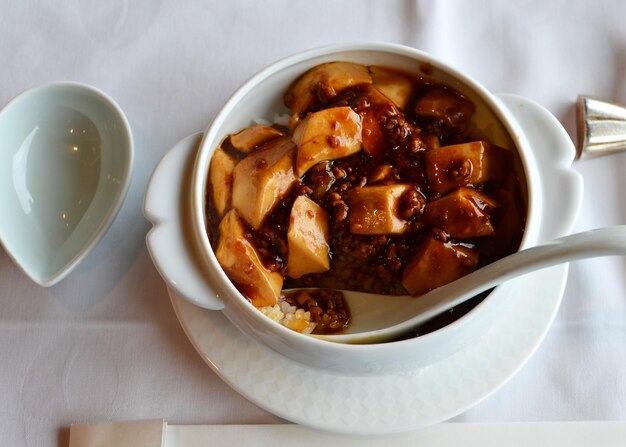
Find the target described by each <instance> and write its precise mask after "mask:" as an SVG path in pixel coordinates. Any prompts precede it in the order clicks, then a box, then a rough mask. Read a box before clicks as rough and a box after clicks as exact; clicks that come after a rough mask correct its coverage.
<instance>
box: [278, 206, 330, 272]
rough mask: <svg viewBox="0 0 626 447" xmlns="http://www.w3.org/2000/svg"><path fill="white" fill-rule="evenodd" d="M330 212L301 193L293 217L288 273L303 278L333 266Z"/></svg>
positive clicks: (290, 228)
mask: <svg viewBox="0 0 626 447" xmlns="http://www.w3.org/2000/svg"><path fill="white" fill-rule="evenodd" d="M328 238H329V232H328V214H327V213H326V211H325V210H324V209H323V208H322V207H320V206H319V205H318V204H317V203H315V202H313V201H312V200H311V199H309V198H307V197H305V196H299V197H298V198H297V199H296V200H295V201H294V203H293V207H292V208H291V215H290V217H289V229H288V231H287V244H288V247H289V258H288V260H287V275H289V276H291V277H292V278H300V277H301V276H302V275H306V274H308V273H321V272H325V271H327V270H329V269H330V257H329V254H328V253H329V247H328Z"/></svg>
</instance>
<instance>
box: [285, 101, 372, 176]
mask: <svg viewBox="0 0 626 447" xmlns="http://www.w3.org/2000/svg"><path fill="white" fill-rule="evenodd" d="M293 141H294V142H295V143H296V145H297V146H298V154H297V156H296V174H297V175H298V177H300V176H302V175H303V174H304V173H305V172H306V171H307V170H308V169H309V168H311V167H312V166H313V165H315V164H317V163H319V162H320V161H324V160H334V159H336V158H343V157H347V156H348V155H352V154H354V153H356V152H359V151H360V150H361V117H360V116H359V115H358V114H357V113H356V112H354V111H353V110H352V109H351V108H350V107H333V108H330V109H324V110H320V111H319V112H315V113H309V114H308V115H307V117H306V118H305V119H304V120H303V121H302V122H301V123H300V125H299V126H298V127H297V128H296V130H295V132H294V134H293Z"/></svg>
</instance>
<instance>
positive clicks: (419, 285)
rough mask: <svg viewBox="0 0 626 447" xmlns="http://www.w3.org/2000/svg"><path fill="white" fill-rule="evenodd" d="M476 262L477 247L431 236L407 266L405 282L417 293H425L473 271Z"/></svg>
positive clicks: (414, 293) (404, 283) (404, 275)
mask: <svg viewBox="0 0 626 447" xmlns="http://www.w3.org/2000/svg"><path fill="white" fill-rule="evenodd" d="M476 264H478V253H477V252H476V250H473V249H471V248H468V247H465V246H462V245H455V244H452V243H450V242H441V241H438V240H437V239H435V238H434V237H428V238H427V239H426V240H425V241H424V242H423V244H422V245H421V246H420V248H419V250H418V252H417V253H416V254H415V255H414V256H413V258H411V260H410V261H409V262H408V263H407V265H406V267H405V268H404V271H403V272H402V286H403V287H404V288H405V289H406V290H407V291H408V292H409V294H411V295H413V296H418V295H422V294H424V293H426V292H428V291H430V290H433V289H436V288H437V287H440V286H443V285H445V284H448V283H449V282H452V281H454V280H456V279H459V278H460V277H462V276H465V275H467V274H468V273H471V272H472V271H473V270H474V269H475V268H476Z"/></svg>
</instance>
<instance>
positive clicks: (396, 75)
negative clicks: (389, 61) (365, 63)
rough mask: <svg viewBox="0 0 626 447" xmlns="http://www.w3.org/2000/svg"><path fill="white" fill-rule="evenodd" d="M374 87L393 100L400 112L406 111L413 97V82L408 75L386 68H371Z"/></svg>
mask: <svg viewBox="0 0 626 447" xmlns="http://www.w3.org/2000/svg"><path fill="white" fill-rule="evenodd" d="M370 72H371V75H372V82H373V86H374V87H375V88H376V89H378V90H379V91H380V92H381V93H382V94H383V95H385V96H386V97H387V98H389V99H390V100H392V101H393V102H394V104H395V105H396V106H397V107H398V108H399V109H400V110H406V108H407V106H408V105H409V101H410V100H411V96H413V90H414V88H413V81H412V80H411V78H410V77H409V76H407V75H404V74H402V73H400V72H398V71H395V70H390V69H388V68H385V67H379V66H372V67H370Z"/></svg>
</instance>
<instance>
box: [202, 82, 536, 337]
mask: <svg viewBox="0 0 626 447" xmlns="http://www.w3.org/2000/svg"><path fill="white" fill-rule="evenodd" d="M401 74H402V75H403V76H406V74H405V73H401ZM411 83H412V91H413V93H412V95H411V97H410V99H409V100H408V102H407V105H406V106H405V107H404V108H403V110H402V111H400V109H399V108H398V107H397V106H396V105H394V104H393V102H391V101H389V100H388V99H387V98H386V97H385V96H384V95H382V94H381V93H380V92H379V91H378V90H376V89H375V87H374V86H372V85H371V84H364V85H358V86H354V87H351V88H347V89H345V90H344V91H342V92H341V93H340V94H338V95H334V96H332V97H328V94H327V93H325V91H324V92H322V93H320V94H319V95H318V98H317V101H316V102H315V103H314V104H313V105H312V106H311V107H309V108H308V109H307V110H306V111H305V113H303V114H302V116H304V115H305V114H306V113H309V112H313V111H317V110H323V109H325V108H329V107H341V106H348V107H350V108H351V109H352V110H353V111H355V112H356V113H357V114H359V116H360V117H361V119H362V122H363V143H362V144H363V150H361V151H359V152H357V153H355V154H353V155H349V156H347V157H344V158H338V159H334V160H325V161H321V162H319V163H317V164H315V165H314V166H313V167H312V168H310V169H309V170H308V171H306V173H305V174H304V175H303V176H301V177H300V178H299V179H298V180H297V181H296V182H295V183H294V184H293V186H292V187H291V189H290V190H289V192H288V193H287V194H286V195H285V196H284V197H283V198H282V199H281V200H280V201H279V202H278V204H277V205H276V206H275V207H274V208H273V209H272V211H271V212H270V213H269V214H268V215H267V217H266V218H265V219H264V220H263V223H262V225H261V226H260V227H259V228H258V229H256V230H253V229H252V228H251V227H250V226H248V228H247V233H246V237H247V238H248V239H249V240H250V241H251V242H252V244H253V245H254V246H255V247H256V249H257V251H258V253H259V256H260V257H261V259H262V261H263V263H264V265H265V267H266V268H267V269H268V270H269V271H271V272H280V273H281V274H282V275H283V278H284V284H283V288H285V289H290V288H300V287H307V288H308V287H320V288H322V289H321V290H320V291H318V292H315V291H309V292H306V293H302V292H298V293H294V294H287V295H286V296H285V300H286V301H287V302H288V303H290V304H292V305H295V306H297V307H298V308H303V309H305V310H307V311H308V312H310V314H311V321H313V322H315V323H316V328H315V329H314V333H320V334H323V333H336V332H340V331H342V330H343V329H344V328H345V327H346V326H347V325H348V324H349V322H350V313H349V310H348V309H347V306H346V305H345V303H344V301H343V299H342V296H341V294H340V293H339V292H334V291H333V290H332V289H348V290H358V291H363V292H369V293H379V294H389V295H398V294H407V290H406V289H405V288H404V287H403V283H402V275H403V271H404V269H405V268H406V266H407V264H408V263H409V261H411V259H412V258H414V256H415V254H416V253H418V252H419V250H420V247H422V246H423V245H424V244H425V242H426V241H427V240H429V239H430V238H434V239H436V240H438V241H441V242H445V243H448V244H452V245H457V246H459V247H461V248H465V249H469V250H471V251H472V253H476V259H477V261H476V263H475V265H472V266H471V268H472V269H473V268H480V266H482V265H485V264H488V263H490V262H493V261H494V260H496V259H499V258H501V257H503V256H506V255H508V254H510V253H512V252H514V251H516V250H517V248H518V246H519V243H520V240H521V237H522V234H523V229H524V224H525V222H524V216H525V211H524V210H525V206H524V204H523V200H522V198H521V190H522V188H521V186H520V181H519V179H518V177H517V174H516V172H515V170H514V169H513V164H512V163H510V162H508V161H507V162H502V163H501V166H497V169H500V170H501V171H502V172H501V173H500V174H499V175H497V176H496V179H495V180H494V179H489V180H488V181H485V182H481V183H480V184H468V185H466V186H467V187H469V188H471V189H472V190H475V191H476V192H477V193H480V194H484V195H486V196H487V197H489V198H490V199H493V201H494V202H495V203H497V206H494V208H493V209H491V208H489V207H487V205H485V204H484V203H482V202H480V201H479V200H476V201H475V202H476V203H477V206H478V208H479V209H478V210H477V211H476V212H477V213H479V214H480V213H484V214H486V215H487V217H485V219H487V218H489V219H490V226H491V227H492V233H493V234H491V235H490V236H488V237H483V236H482V235H481V237H471V236H470V237H461V238H459V237H455V236H454V235H453V234H450V231H446V230H444V229H443V228H444V227H445V224H446V223H445V222H442V220H441V219H443V220H445V218H447V217H445V216H444V217H442V218H441V219H435V218H433V217H432V215H435V214H433V213H431V216H430V217H429V216H425V214H424V210H425V208H426V207H427V205H428V204H430V203H432V202H433V201H435V200H438V199H440V198H442V197H444V196H445V195H446V194H448V192H447V191H445V192H442V191H441V190H437V189H433V187H432V180H430V181H429V178H428V177H427V175H426V163H427V162H426V159H425V157H426V154H427V153H428V152H429V151H432V150H434V149H437V148H439V147H447V146H451V145H458V144H462V143H469V142H472V141H475V140H477V139H484V136H482V135H480V134H478V133H477V131H476V129H474V128H472V126H471V125H470V118H471V115H472V113H473V112H474V105H473V104H472V103H471V102H469V101H468V100H467V99H466V98H464V97H463V96H462V95H461V94H460V93H458V92H456V91H454V90H452V89H451V88H449V87H447V86H444V85H439V84H435V83H433V82H430V81H425V80H423V79H421V78H420V77H417V76H413V77H411ZM438 97H441V98H443V100H446V101H448V102H450V103H451V106H450V107H448V108H447V109H446V114H445V115H437V113H435V112H433V113H430V112H428V111H427V112H424V110H425V109H424V107H426V108H427V107H428V104H430V103H429V101H422V100H423V99H424V98H426V99H430V98H435V99H437V98H438ZM424 103H426V105H424ZM432 103H433V104H435V105H436V104H438V103H437V102H436V101H434V100H433V101H432ZM278 128H279V129H280V130H281V131H284V132H287V129H286V128H284V127H278ZM222 147H223V148H224V149H225V150H226V151H227V152H228V153H230V154H232V155H233V156H235V157H237V158H242V154H241V153H239V152H237V151H236V150H234V149H233V148H232V147H231V146H229V142H228V138H227V139H226V140H225V141H224V143H223V144H222ZM447 169H448V170H447V171H445V172H443V173H442V174H441V175H443V176H444V177H446V178H455V176H456V177H463V176H467V175H470V174H471V172H470V171H471V169H472V166H468V165H467V163H465V164H464V163H460V164H458V165H450V166H449V167H448V168H447ZM390 184H403V185H404V184H406V185H410V188H408V189H407V190H406V191H405V192H404V193H403V194H402V196H401V197H400V198H399V200H398V201H397V205H396V209H395V214H396V215H398V216H400V218H401V219H403V220H404V221H405V222H406V230H405V231H404V232H403V233H402V234H376V235H367V234H355V233H354V227H351V226H350V219H349V209H350V198H351V197H352V194H353V193H354V192H355V191H358V190H360V189H361V188H363V187H365V186H375V185H390ZM302 195H304V196H306V197H308V198H309V199H311V200H312V201H314V202H315V203H316V204H317V205H319V206H320V207H321V208H323V209H324V210H325V211H326V213H327V214H328V217H329V233H330V237H329V240H328V245H329V256H330V269H329V270H328V271H325V272H321V273H310V274H305V275H303V276H301V277H299V278H290V277H288V276H287V275H286V267H287V264H288V262H289V250H288V244H287V229H288V226H289V221H290V220H289V219H290V212H291V208H292V205H293V203H294V201H295V199H296V198H297V197H299V196H302ZM207 197H208V199H207V216H208V217H209V219H208V221H209V228H208V232H209V234H210V237H211V240H212V243H213V244H214V245H215V244H216V240H217V237H216V235H218V232H217V226H218V224H219V222H218V218H217V214H216V212H215V209H214V208H213V207H212V204H211V200H210V197H211V191H210V189H209V191H207ZM463 213H466V214H467V219H468V221H467V225H468V226H470V225H471V224H472V222H470V219H474V222H475V221H476V219H475V215H474V214H475V213H474V214H472V213H473V212H471V211H467V210H461V211H459V212H458V213H457V214H459V216H457V217H458V219H460V220H459V221H460V222H462V217H463V216H462V214H463ZM444 214H445V215H446V216H447V215H448V214H449V213H444ZM435 216H436V215H435ZM483 298H484V295H481V296H480V297H477V298H476V299H475V300H474V301H471V302H468V304H466V305H463V306H460V307H459V308H455V309H454V310H453V311H452V312H449V313H448V314H445V315H443V316H441V317H438V318H437V319H434V320H433V321H432V322H429V323H427V324H426V325H424V326H423V327H422V328H420V329H419V334H423V333H428V332H431V331H432V330H435V329H437V328H438V327H441V326H443V325H445V324H448V323H449V322H451V321H453V320H455V319H457V318H459V317H460V316H462V315H463V314H464V313H465V312H467V311H469V309H470V308H472V307H473V306H475V305H476V303H477V302H479V301H480V300H482V299H483ZM416 299H419V298H416ZM413 335H415V334H413Z"/></svg>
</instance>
